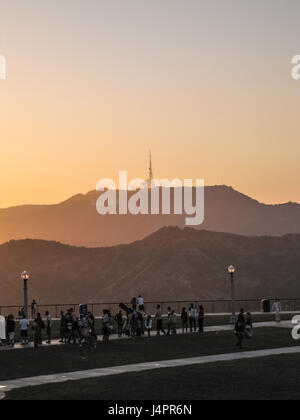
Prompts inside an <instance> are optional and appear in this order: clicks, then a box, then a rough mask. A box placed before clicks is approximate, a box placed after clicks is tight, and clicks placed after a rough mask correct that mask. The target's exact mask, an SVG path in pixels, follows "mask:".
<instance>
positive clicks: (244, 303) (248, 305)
mask: <svg viewBox="0 0 300 420" xmlns="http://www.w3.org/2000/svg"><path fill="white" fill-rule="evenodd" d="M271 301H272V300H271ZM235 302H236V307H237V309H240V308H243V309H245V311H250V312H262V305H261V300H260V299H243V300H236V301H235ZM280 302H281V305H282V310H283V311H285V312H297V311H299V312H300V298H299V299H281V300H280ZM191 303H193V304H194V305H196V307H198V305H203V306H204V310H205V312H206V314H215V315H217V314H230V313H231V304H232V302H231V300H197V301H195V300H193V299H192V300H188V301H187V300H185V301H184V300H177V301H152V302H145V311H146V312H147V313H148V314H154V313H155V311H156V307H157V305H160V306H161V309H162V312H163V313H166V312H167V310H168V307H171V308H172V309H174V310H175V311H176V312H177V313H180V312H181V310H182V308H183V307H185V308H186V309H188V307H189V306H190V304H191ZM126 304H127V305H128V306H130V303H126ZM22 308H23V305H15V306H0V315H3V316H8V315H10V314H12V315H14V316H15V317H19V316H20V314H21V310H22ZM70 308H73V309H75V310H76V311H77V312H78V311H79V304H78V303H70V304H66V303H62V304H52V305H51V304H48V305H44V304H43V305H37V312H40V313H41V314H42V315H44V314H45V312H46V311H49V312H50V314H51V315H52V317H54V318H59V317H60V312H61V311H64V312H66V311H67V310H68V309H70ZM104 309H109V310H110V312H111V313H112V314H115V313H117V312H118V311H119V302H118V303H112V302H102V303H89V304H88V310H89V311H90V312H92V313H93V314H94V316H95V317H101V316H102V313H103V310H104ZM28 313H29V316H30V317H31V307H30V306H29V307H28Z"/></svg>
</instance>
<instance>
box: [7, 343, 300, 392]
mask: <svg viewBox="0 0 300 420" xmlns="http://www.w3.org/2000/svg"><path fill="white" fill-rule="evenodd" d="M299 353H300V346H297V347H285V348H278V349H269V350H258V351H251V352H242V353H229V354H221V355H215V356H202V357H193V358H187V359H175V360H163V361H159V362H150V363H138V364H132V365H124V366H117V367H109V368H102V369H92V370H85V371H78V372H71V373H64V374H62V373H61V374H54V375H44V376H36V377H33V378H23V379H15V380H11V381H4V382H0V391H2V393H3V392H9V391H12V390H14V389H20V388H24V387H30V386H39V385H46V384H54V383H63V382H66V381H78V380H82V379H93V378H100V377H104V376H112V375H121V374H124V373H133V372H145V371H148V370H156V369H162V368H174V367H181V366H192V365H201V364H207V363H216V362H229V361H233V360H245V359H254V358H258V357H267V356H279V355H285V354H299Z"/></svg>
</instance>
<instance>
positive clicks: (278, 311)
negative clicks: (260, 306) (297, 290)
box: [272, 299, 282, 323]
mask: <svg viewBox="0 0 300 420" xmlns="http://www.w3.org/2000/svg"><path fill="white" fill-rule="evenodd" d="M272 311H273V312H275V321H276V322H277V323H280V322H281V311H282V306H281V303H280V302H279V300H278V299H275V302H274V305H273V308H272Z"/></svg>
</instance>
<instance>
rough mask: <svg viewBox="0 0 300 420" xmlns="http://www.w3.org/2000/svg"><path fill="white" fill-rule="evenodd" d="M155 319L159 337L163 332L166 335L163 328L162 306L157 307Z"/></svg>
mask: <svg viewBox="0 0 300 420" xmlns="http://www.w3.org/2000/svg"><path fill="white" fill-rule="evenodd" d="M155 319H156V330H157V335H160V332H162V333H163V334H164V335H165V334H166V332H165V330H164V328H163V316H162V312H161V307H160V305H157V308H156V315H155Z"/></svg>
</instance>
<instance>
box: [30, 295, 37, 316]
mask: <svg viewBox="0 0 300 420" xmlns="http://www.w3.org/2000/svg"><path fill="white" fill-rule="evenodd" d="M36 313H37V303H36V301H35V300H34V299H33V301H32V303H31V319H35V317H36Z"/></svg>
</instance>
